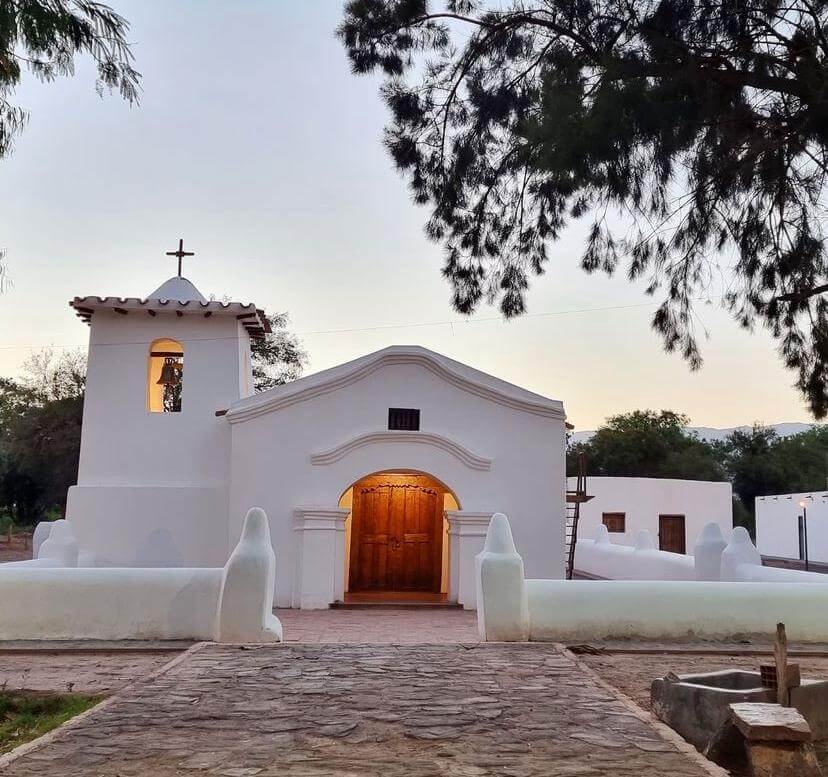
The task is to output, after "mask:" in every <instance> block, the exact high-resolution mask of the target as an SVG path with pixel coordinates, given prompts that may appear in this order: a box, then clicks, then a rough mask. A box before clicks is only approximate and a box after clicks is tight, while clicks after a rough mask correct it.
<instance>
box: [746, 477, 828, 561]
mask: <svg viewBox="0 0 828 777" xmlns="http://www.w3.org/2000/svg"><path fill="white" fill-rule="evenodd" d="M800 502H805V508H806V509H807V511H808V558H809V560H811V561H821V562H823V563H828V493H826V492H824V491H819V492H815V491H808V492H805V493H801V494H776V495H773V496H759V497H756V501H755V505H756V547H757V548H758V549H759V552H760V553H761V554H762V555H763V556H778V557H780V558H792V559H798V558H799V516H800V515H802V508H801V507H800V506H799V503H800Z"/></svg>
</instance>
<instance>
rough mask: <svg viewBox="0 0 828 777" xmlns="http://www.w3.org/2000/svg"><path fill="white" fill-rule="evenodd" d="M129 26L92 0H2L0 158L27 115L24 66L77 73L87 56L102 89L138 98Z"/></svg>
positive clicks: (1, 279)
mask: <svg viewBox="0 0 828 777" xmlns="http://www.w3.org/2000/svg"><path fill="white" fill-rule="evenodd" d="M128 32H129V22H128V21H127V20H126V19H125V18H124V17H123V16H121V15H120V14H118V13H116V12H115V11H113V10H112V9H111V8H110V7H108V6H106V5H104V4H103V3H98V2H94V1H93V0H0V160H2V159H3V157H5V156H7V155H8V154H9V152H10V151H11V148H12V143H13V141H14V139H15V137H16V136H17V135H19V134H20V132H21V131H22V130H23V127H24V126H25V124H26V121H27V119H28V113H27V111H26V110H25V108H23V107H21V106H20V105H16V104H15V103H14V102H13V99H12V98H13V94H14V91H15V89H16V88H17V86H18V84H19V83H20V81H21V79H22V77H23V73H24V72H26V71H28V72H30V73H31V74H32V75H34V76H35V77H36V78H39V79H40V80H41V81H46V82H50V81H54V80H55V79H56V78H58V77H59V76H71V75H73V74H74V72H75V60H76V58H79V57H83V56H88V57H90V58H91V59H92V60H93V61H94V63H95V66H96V68H97V71H98V78H97V82H96V89H97V91H98V93H99V94H103V92H104V91H105V90H110V91H112V90H117V91H118V92H119V93H120V95H121V97H123V98H124V99H125V100H127V101H128V102H129V103H130V104H132V103H135V102H137V101H138V93H139V81H140V77H141V74H140V73H139V72H138V71H137V70H135V68H134V67H133V57H132V51H131V49H130V44H129V42H128V40H127V33H128ZM4 258H5V252H4V251H3V249H2V248H0V293H2V292H3V291H4V290H5V288H6V286H7V285H8V283H9V278H8V274H7V270H6V267H5V265H4V263H3V260H4Z"/></svg>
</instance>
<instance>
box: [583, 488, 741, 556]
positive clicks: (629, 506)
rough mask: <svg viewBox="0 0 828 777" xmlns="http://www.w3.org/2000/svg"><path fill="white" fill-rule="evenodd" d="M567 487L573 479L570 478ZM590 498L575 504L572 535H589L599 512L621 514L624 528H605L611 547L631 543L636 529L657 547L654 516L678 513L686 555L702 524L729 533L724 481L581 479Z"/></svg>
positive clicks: (727, 490)
mask: <svg viewBox="0 0 828 777" xmlns="http://www.w3.org/2000/svg"><path fill="white" fill-rule="evenodd" d="M570 487H571V488H574V481H573V480H572V479H570ZM587 491H588V493H589V494H592V495H593V496H594V499H592V500H590V501H589V502H585V503H584V504H582V505H581V515H580V521H579V524H578V536H579V537H581V538H584V539H592V538H594V537H595V532H596V530H597V529H598V527H599V526H600V525H602V523H601V515H602V513H625V514H626V520H625V531H624V532H623V533H619V532H611V533H610V538H611V539H612V542H613V543H614V544H616V545H635V540H636V537H637V536H638V532H639V531H641V530H642V529H647V530H649V531H650V533H651V534H652V535H653V538H654V539H655V544H656V547H658V516H659V515H676V514H677V515H684V528H685V538H684V539H685V545H686V550H687V553H692V552H693V545H694V544H695V542H696V538H697V537H698V535H699V532H700V531H701V530H702V528H703V527H704V525H705V524H707V523H711V522H712V523H718V524H719V526H720V527H721V529H722V533H723V534H724V535H725V536H726V537H729V536H730V530H731V529H732V528H733V491H732V488H731V486H730V483H713V482H709V481H703V480H673V479H668V478H610V477H589V478H587Z"/></svg>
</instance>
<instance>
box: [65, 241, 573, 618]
mask: <svg viewBox="0 0 828 777" xmlns="http://www.w3.org/2000/svg"><path fill="white" fill-rule="evenodd" d="M174 255H178V256H179V274H178V275H177V276H176V277H173V278H171V279H169V280H168V281H167V282H166V283H164V284H162V285H161V286H160V287H159V288H158V289H156V290H155V291H154V292H152V294H150V295H149V296H148V297H146V298H137V297H129V298H119V297H97V296H91V297H90V296H87V297H76V298H75V299H74V300H72V301H71V302H70V303H69V304H70V305H71V306H72V307H73V308H74V310H75V311H76V313H77V315H78V316H79V317H80V318H81V319H82V320H83V321H85V322H86V323H88V324H89V325H90V337H89V366H88V377H87V389H86V399H85V405H84V411H83V431H82V441H81V453H80V465H79V472H78V483H77V485H76V486H73V487H72V488H71V489H70V491H69V497H68V506H67V518H68V520H69V524H70V526H71V527H72V529H73V531H74V535H75V537H76V538H77V541H78V545H79V547H80V550H81V556H80V560H79V564H80V565H81V566H98V567H104V566H106V567H111V566H118V567H125V566H126V567H152V566H157V567H216V566H222V565H224V563H225V561H226V560H227V557H228V555H229V553H230V551H231V550H232V549H233V547H234V546H235V544H236V542H237V541H238V539H239V535H240V532H241V528H242V521H243V518H244V515H245V513H246V512H247V511H248V509H249V508H251V507H254V506H256V507H261V508H263V509H264V510H265V512H266V513H267V516H268V518H269V521H270V531H271V540H272V545H273V548H274V549H275V552H276V581H275V604H276V606H278V607H303V608H319V607H328V606H329V605H331V604H334V603H338V602H349V601H350V602H365V601H382V602H387V601H409V602H410V601H429V602H456V603H459V604H461V605H463V606H464V607H466V608H474V607H475V603H476V591H475V576H474V557H475V555H476V554H477V553H479V552H480V550H481V548H482V544H483V539H484V536H485V533H486V529H487V527H488V524H489V519H490V518H491V516H492V514H494V513H496V512H504V513H506V514H507V515H509V517H510V519H511V523H512V528H513V532H514V536H515V541H516V542H517V544H518V546H519V547H520V548H521V549H522V552H523V557H524V563H525V566H526V575H527V577H551V578H562V577H563V576H564V541H565V539H564V532H565V528H564V527H565V498H566V478H565V445H566V443H565V436H566V431H565V430H566V421H565V414H564V408H563V405H562V403H561V402H560V401H558V400H553V399H547V398H546V397H543V396H540V395H538V394H535V393H533V392H530V391H527V390H525V389H522V388H520V387H518V386H515V385H512V384H510V383H507V382H506V381H503V380H500V379H499V378H496V377H493V376H491V375H488V374H486V373H483V372H480V371H479V370H476V369H474V368H473V367H470V366H467V365H465V364H461V363H459V362H456V361H454V360H452V359H449V358H447V357H445V356H442V355H440V354H438V353H435V352H433V351H430V350H427V349H425V348H421V347H418V346H392V347H389V348H385V349H383V350H381V351H377V352H376V353H371V354H368V355H366V356H362V357H360V358H358V359H355V360H353V361H350V362H347V363H345V364H341V365H339V366H337V367H333V368H331V369H327V370H323V371H322V372H319V373H316V374H313V375H309V376H307V377H303V378H301V379H299V380H296V381H294V382H292V383H289V384H287V385H284V386H279V387H277V388H274V389H271V390H269V391H265V392H262V393H258V394H256V393H254V392H253V381H252V368H251V357H250V344H251V338H257V337H263V336H265V335H266V334H267V332H268V331H269V325H268V322H267V319H266V317H265V314H264V312H263V311H262V310H261V309H259V308H257V307H256V306H255V305H254V304H243V303H238V302H232V303H226V302H218V301H212V300H207V299H206V298H205V297H204V296H203V295H202V294H201V293H200V292H199V291H198V289H196V288H195V286H194V285H193V284H192V283H191V282H190V281H189V280H187V279H186V278H184V277H182V276H181V269H180V259H181V256H183V255H187V254H186V253H184V252H183V249H182V247H181V245H179V252H178V253H177V254H174Z"/></svg>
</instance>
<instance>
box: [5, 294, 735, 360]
mask: <svg viewBox="0 0 828 777" xmlns="http://www.w3.org/2000/svg"><path fill="white" fill-rule="evenodd" d="M715 299H721V297H720V296H719V297H700V298H698V300H697V301H713V300H715ZM658 304H660V303H658V302H639V303H635V304H632V305H607V306H605V307H597V308H573V309H572V310H549V311H545V312H542V313H524V314H523V315H521V316H519V317H518V318H517V319H516V320H517V321H520V320H523V319H527V318H549V317H552V316H569V315H576V314H582V313H604V312H609V311H613V310H632V309H635V308H647V307H653V306H654V305H658ZM492 321H501V322H503V323H507V322H508V321H507V319H505V318H503V316H485V317H481V318H469V319H462V318H461V319H457V318H455V319H445V320H441V321H415V322H412V323H407V324H378V325H376V326H363V327H348V328H343V329H316V330H308V331H305V332H294V333H293V334H295V335H296V336H297V337H313V336H315V335H338V334H356V333H358V332H379V331H384V330H387V329H420V328H424V327H431V326H450V327H452V329H453V327H454V326H469V325H471V324H482V323H489V322H492ZM236 339H237V338H236V337H192V338H176V340H178V341H179V342H182V343H195V342H208V341H214V340H236ZM87 345H89V346H90V347H98V346H109V345H146V340H133V341H128V340H124V341H122V342H113V343H76V344H74V345H52V344H47V343H44V344H41V345H2V346H0V351H13V350H21V351H22V350H37V349H40V348H85V347H86V346H87Z"/></svg>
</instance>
